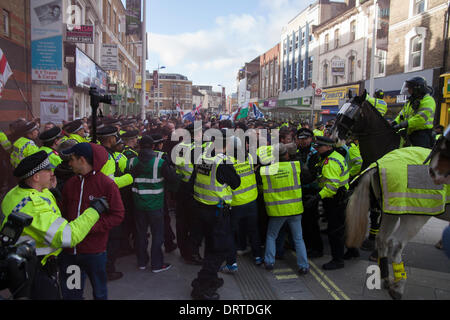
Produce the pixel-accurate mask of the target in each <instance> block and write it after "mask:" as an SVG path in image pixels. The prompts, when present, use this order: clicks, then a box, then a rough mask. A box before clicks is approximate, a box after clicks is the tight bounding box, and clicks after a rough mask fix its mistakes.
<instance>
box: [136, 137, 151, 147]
mask: <svg viewBox="0 0 450 320" xmlns="http://www.w3.org/2000/svg"><path fill="white" fill-rule="evenodd" d="M139 146H140V147H141V148H151V147H152V146H153V139H152V137H151V136H149V135H144V136H142V138H141V140H139Z"/></svg>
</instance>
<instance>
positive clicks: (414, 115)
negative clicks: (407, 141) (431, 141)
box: [395, 94, 436, 135]
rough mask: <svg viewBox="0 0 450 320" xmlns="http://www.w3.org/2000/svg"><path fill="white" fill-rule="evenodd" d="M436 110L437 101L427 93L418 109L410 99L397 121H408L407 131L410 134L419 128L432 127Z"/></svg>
mask: <svg viewBox="0 0 450 320" xmlns="http://www.w3.org/2000/svg"><path fill="white" fill-rule="evenodd" d="M435 110H436V101H434V98H433V97H432V96H430V95H429V94H427V95H425V97H423V99H422V100H420V104H419V107H418V108H417V110H414V109H413V107H412V106H411V102H410V101H408V102H407V103H406V104H405V106H404V107H403V109H402V110H401V111H400V113H399V114H398V116H397V117H396V118H395V122H397V123H401V122H403V121H408V129H407V133H408V134H409V135H410V134H411V133H413V132H414V131H417V130H425V129H432V128H433V122H434V113H435ZM402 116H403V117H402ZM402 119H403V120H402Z"/></svg>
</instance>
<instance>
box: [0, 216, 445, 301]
mask: <svg viewBox="0 0 450 320" xmlns="http://www.w3.org/2000/svg"><path fill="white" fill-rule="evenodd" d="M174 221H175V217H172V223H174ZM447 225H448V222H446V221H442V220H439V219H436V218H431V219H430V220H429V221H428V223H427V224H426V225H425V226H424V227H423V229H422V230H421V231H420V232H419V233H418V234H417V235H416V236H415V237H414V238H413V239H412V241H411V242H410V243H408V245H407V246H406V248H405V250H404V263H405V267H406V272H407V275H408V282H407V285H406V290H405V295H404V299H405V300H448V299H450V260H449V259H448V258H447V257H446V256H445V254H444V252H443V251H442V250H439V249H436V248H435V247H434V245H435V243H436V242H437V241H439V239H440V237H441V234H442V231H443V229H444V228H445V227H446V226H447ZM323 240H324V245H325V255H324V256H323V257H321V258H317V259H310V261H309V262H310V272H309V273H308V274H307V275H299V274H297V272H296V270H297V267H296V262H295V261H296V258H295V252H293V251H291V250H286V254H285V258H284V259H283V260H277V261H276V263H275V269H274V270H273V271H267V270H265V269H264V267H262V266H255V265H254V264H253V261H252V260H253V259H252V257H251V255H244V256H238V260H237V263H238V266H239V270H238V272H237V273H235V274H223V273H220V274H219V276H220V277H222V278H223V279H224V280H225V281H224V285H223V287H221V288H220V289H219V290H218V293H219V294H220V297H221V300H230V301H243V300H247V301H250V300H391V298H390V296H389V295H388V293H387V291H386V290H383V289H380V290H378V289H373V290H369V289H368V288H367V285H366V281H367V278H368V276H369V275H368V274H367V273H366V270H367V268H368V267H369V266H370V265H376V263H374V262H371V261H369V260H368V257H369V255H370V252H367V251H361V250H360V253H361V257H360V258H357V259H353V260H351V261H346V262H345V268H343V269H339V270H333V271H325V270H323V269H322V268H321V266H322V264H324V263H326V262H328V261H329V260H331V256H330V254H329V252H330V251H329V247H328V239H327V237H326V235H323ZM165 261H166V262H168V263H171V264H172V268H171V269H169V270H167V271H164V272H160V273H156V274H155V273H152V272H151V270H150V269H146V270H144V271H142V270H138V268H137V262H136V257H135V256H134V255H129V256H125V257H122V258H119V259H118V260H117V264H116V269H117V270H118V271H122V272H123V273H124V276H123V278H121V279H119V280H115V281H110V282H108V295H109V299H110V300H191V297H190V293H191V289H192V288H191V285H190V284H191V282H192V280H193V279H194V278H196V276H197V272H198V271H199V270H200V266H194V265H188V264H185V263H184V262H183V260H182V258H181V257H180V254H179V251H178V250H175V251H173V252H171V253H168V254H167V253H166V254H165ZM392 274H393V273H392V268H391V270H390V275H391V277H392ZM84 293H85V298H86V299H92V289H91V287H90V283H89V281H86V288H85V291H84ZM3 294H5V291H3ZM1 295H2V291H0V296H1Z"/></svg>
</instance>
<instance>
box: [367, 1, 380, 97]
mask: <svg viewBox="0 0 450 320" xmlns="http://www.w3.org/2000/svg"><path fill="white" fill-rule="evenodd" d="M373 11H374V15H373V30H372V54H371V57H370V91H369V94H370V95H371V96H373V94H374V92H375V88H374V83H375V51H376V50H377V27H378V3H377V0H374V1H373Z"/></svg>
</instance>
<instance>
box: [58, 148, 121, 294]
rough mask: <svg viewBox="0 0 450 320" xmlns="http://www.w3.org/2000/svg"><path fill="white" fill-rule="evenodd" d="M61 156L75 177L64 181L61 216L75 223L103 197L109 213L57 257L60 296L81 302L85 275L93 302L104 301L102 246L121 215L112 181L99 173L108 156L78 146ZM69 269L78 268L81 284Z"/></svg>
mask: <svg viewBox="0 0 450 320" xmlns="http://www.w3.org/2000/svg"><path fill="white" fill-rule="evenodd" d="M62 153H63V154H65V155H70V161H69V165H70V167H72V170H73V172H74V173H75V176H73V177H71V178H70V179H69V180H67V181H66V183H65V184H64V188H63V191H62V199H63V200H62V206H61V209H62V210H61V212H62V215H63V217H64V218H66V219H67V220H68V221H72V220H75V219H76V218H77V217H78V216H79V215H80V212H83V211H84V210H86V208H88V207H89V206H90V202H91V200H92V199H94V198H100V197H105V198H106V200H107V202H108V203H109V210H108V211H107V212H105V213H103V214H102V215H101V216H100V219H99V220H98V221H97V223H96V224H95V225H94V226H93V227H92V229H91V230H90V231H89V233H88V235H87V236H86V238H84V240H83V241H82V242H80V243H79V244H78V245H77V246H76V247H74V248H73V249H65V250H64V252H63V253H62V254H60V255H59V256H58V260H59V261H58V262H59V268H60V277H61V278H60V279H61V291H62V295H63V298H64V299H68V300H81V299H83V291H84V282H85V279H86V275H87V276H88V277H89V280H90V281H91V285H92V289H93V296H94V299H96V300H106V299H107V298H108V290H107V274H106V247H107V242H108V236H109V231H110V230H111V229H112V228H113V227H115V226H117V225H119V224H120V223H121V222H122V220H123V217H124V213H125V209H124V207H123V203H122V199H121V197H120V191H119V188H118V187H117V185H116V184H115V183H114V181H113V180H111V179H110V178H109V177H107V176H105V175H104V174H103V173H101V172H100V170H101V168H102V167H103V166H104V165H105V163H106V161H107V159H108V153H107V151H106V150H105V148H103V147H102V146H99V145H97V144H94V143H87V142H84V143H78V144H76V145H74V146H73V147H72V148H70V149H68V150H65V151H63V152H62ZM71 266H78V267H79V269H80V270H78V271H81V283H77V281H76V279H74V278H73V277H71V276H72V275H76V274H77V273H76V271H77V270H76V268H73V267H71ZM70 267H71V268H70Z"/></svg>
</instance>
